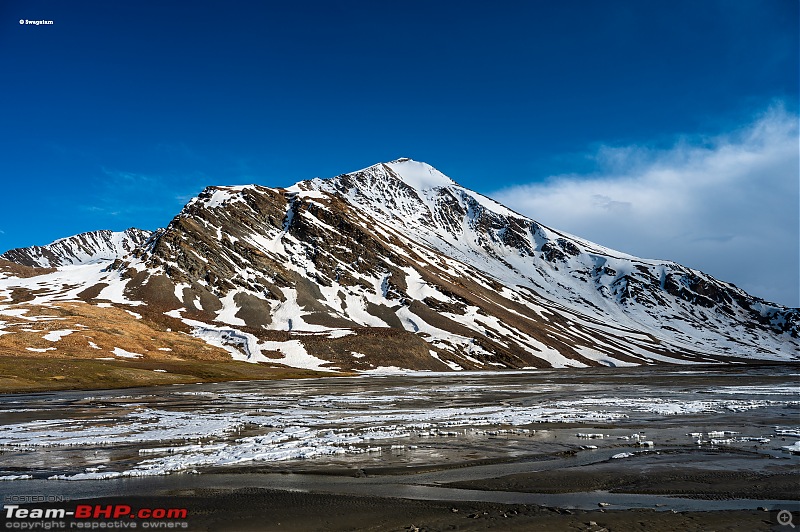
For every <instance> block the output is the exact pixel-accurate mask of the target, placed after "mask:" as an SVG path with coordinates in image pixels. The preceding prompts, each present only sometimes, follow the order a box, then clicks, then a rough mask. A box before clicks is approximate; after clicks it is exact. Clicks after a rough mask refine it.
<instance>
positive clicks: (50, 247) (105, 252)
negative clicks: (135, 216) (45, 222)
mask: <svg viewBox="0 0 800 532" xmlns="http://www.w3.org/2000/svg"><path fill="white" fill-rule="evenodd" d="M151 234H152V232H151V231H144V230H142V229H135V228H131V229H126V230H125V231H119V232H113V231H107V230H101V231H90V232H88V233H81V234H79V235H75V236H71V237H68V238H61V239H59V240H56V241H55V242H52V243H50V244H47V245H46V246H32V247H27V248H17V249H12V250H9V251H6V252H5V253H3V254H2V255H0V259H5V260H8V261H11V262H16V263H17V264H24V265H25V266H33V267H38V268H48V267H58V266H67V265H70V264H88V263H92V262H101V261H107V260H113V259H116V258H118V257H123V256H125V255H127V254H129V253H130V252H131V251H133V250H134V248H136V247H137V246H139V245H141V244H143V243H144V242H146V241H147V239H148V238H150V235H151Z"/></svg>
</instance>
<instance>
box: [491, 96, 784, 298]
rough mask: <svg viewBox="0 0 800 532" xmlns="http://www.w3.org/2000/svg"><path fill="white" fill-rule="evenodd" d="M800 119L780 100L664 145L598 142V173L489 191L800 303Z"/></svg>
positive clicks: (606, 238) (616, 242)
mask: <svg viewBox="0 0 800 532" xmlns="http://www.w3.org/2000/svg"><path fill="white" fill-rule="evenodd" d="M798 153H799V148H798V117H797V116H796V115H793V114H791V113H788V112H787V111H786V110H785V109H784V108H783V107H781V106H776V107H773V108H771V109H770V110H769V111H767V112H766V113H765V114H763V115H761V116H759V117H758V118H757V119H756V120H755V121H754V122H753V123H751V124H749V125H747V126H746V127H743V128H741V129H739V130H737V131H735V132H733V133H730V134H727V135H723V136H717V137H708V138H695V139H681V140H680V141H679V142H677V143H676V144H675V145H674V146H673V147H671V148H669V149H664V150H659V149H651V148H645V147H640V146H626V147H603V148H601V149H599V150H598V151H597V153H596V154H594V156H593V157H594V158H595V160H596V162H597V168H598V170H597V172H596V173H594V174H591V175H575V174H573V175H559V176H553V177H551V178H549V179H547V180H546V181H545V182H542V183H532V184H528V185H521V186H514V187H510V188H506V189H503V190H500V191H498V192H495V193H493V194H491V196H492V197H493V198H496V199H497V200H499V201H500V202H502V203H504V204H506V205H508V206H509V207H511V208H513V209H515V210H517V211H519V212H521V213H523V214H525V215H527V216H530V217H532V218H534V219H535V220H537V221H539V222H541V223H543V224H545V225H549V226H551V227H555V228H558V229H561V230H564V231H568V232H571V233H574V234H576V235H579V236H581V237H584V238H587V239H589V240H592V241H594V242H597V243H599V244H603V245H606V246H608V247H612V248H615V249H618V250H620V251H624V252H627V253H631V254H633V255H637V256H641V257H647V258H660V259H669V260H674V261H676V262H679V263H681V264H685V265H687V266H690V267H693V268H697V269H700V270H703V271H705V272H706V273H709V274H711V275H713V276H715V277H717V278H719V279H722V280H725V281H729V282H732V283H734V284H736V285H737V286H739V287H741V288H742V289H744V290H746V291H747V292H749V293H751V294H753V295H756V296H759V297H763V298H765V299H767V300H770V301H774V302H777V303H781V304H784V305H790V306H794V307H797V306H800V215H799V214H798V212H799V207H800V206H799V205H798V202H799V201H800V190H798V189H799V188H800V183H799V182H800V176H799V172H800V170H799V168H800V155H799V154H798Z"/></svg>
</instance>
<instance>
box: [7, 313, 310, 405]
mask: <svg viewBox="0 0 800 532" xmlns="http://www.w3.org/2000/svg"><path fill="white" fill-rule="evenodd" d="M175 321H176V322H177V323H180V322H179V321H178V320H175ZM67 331H72V332H69V333H67ZM115 353H116V354H115ZM120 355H122V356H120ZM125 355H127V356H125ZM134 355H139V356H134ZM320 375H322V373H318V372H314V371H308V370H300V369H293V368H287V367H285V366H282V365H280V364H271V365H266V364H251V363H247V362H237V361H234V360H231V355H230V353H228V352H227V351H225V350H224V349H221V348H219V347H215V346H211V345H209V344H207V343H205V342H204V341H202V340H200V339H197V338H194V337H192V336H190V335H188V334H186V332H182V331H175V330H171V328H169V327H167V326H165V325H163V324H158V323H156V322H153V321H150V320H148V319H147V318H146V317H140V316H139V315H137V314H136V313H135V311H133V310H130V311H129V310H127V309H123V308H117V307H113V306H108V307H100V306H95V305H91V304H88V303H83V302H72V301H70V302H58V303H54V304H50V305H30V304H27V303H16V304H11V305H4V308H3V311H2V314H0V393H8V392H32V391H45V390H60V389H98V388H125V387H134V386H149V385H155V384H172V383H193V382H211V381H224V380H258V379H276V378H299V377H315V376H320Z"/></svg>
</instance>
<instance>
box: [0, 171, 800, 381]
mask: <svg viewBox="0 0 800 532" xmlns="http://www.w3.org/2000/svg"><path fill="white" fill-rule="evenodd" d="M148 237H149V238H148V239H147V240H146V241H144V242H141V243H140V244H139V245H138V246H137V247H135V248H134V249H133V250H132V251H131V252H128V253H123V254H121V255H120V256H117V257H115V258H114V260H113V262H109V264H108V265H107V266H106V267H105V268H103V271H100V272H98V271H95V270H92V271H91V272H89V271H88V270H87V271H86V272H83V273H82V274H81V275H82V277H81V279H82V281H81V282H82V283H83V284H82V285H81V288H82V290H80V291H78V290H77V289H74V288H73V289H71V290H61V291H60V292H59V291H58V290H53V293H51V294H49V295H47V296H35V297H34V298H33V300H34V301H37V300H38V301H42V302H44V301H53V300H58V299H59V298H66V297H77V298H78V299H82V300H84V301H88V302H92V303H95V304H97V303H102V302H103V301H111V302H112V303H114V304H135V305H137V309H146V313H147V314H148V316H149V318H150V319H152V320H154V321H156V322H158V321H160V320H161V321H163V320H169V321H170V323H172V324H173V325H175V326H180V327H184V328H185V329H186V330H187V331H188V332H191V333H192V334H194V335H195V336H197V337H200V338H203V339H205V340H206V341H207V342H208V343H211V344H212V345H217V346H219V347H223V348H225V349H227V350H228V351H229V352H230V353H231V355H232V356H233V357H234V358H238V359H242V360H249V361H252V362H263V363H267V362H268V363H279V364H281V363H284V364H286V365H290V366H292V365H294V366H297V367H306V368H310V369H330V370H337V369H338V370H357V371H374V370H377V369H379V368H389V367H397V368H406V369H428V370H452V369H496V368H516V369H519V368H533V367H549V366H552V367H567V366H578V367H584V366H593V365H612V366H620V365H632V364H650V363H659V362H669V363H709V362H721V361H737V362H742V361H745V362H746V361H748V360H759V359H763V360H787V361H788V360H797V359H798V356H797V353H798V350H800V343H798V340H797V338H798V330H799V329H800V318H799V317H798V315H799V314H800V311H798V310H797V309H788V308H786V307H782V306H780V305H774V304H770V303H768V302H766V301H764V300H761V299H759V298H755V297H753V296H750V295H748V294H746V293H745V292H743V291H742V290H740V289H738V288H736V287H735V286H733V285H730V284H729V283H725V282H723V281H718V280H716V279H714V278H713V277H711V276H709V275H706V274H704V273H703V272H700V271H698V270H693V269H691V268H686V267H684V266H681V265H679V264H676V263H674V262H670V261H658V260H651V259H640V258H637V257H633V256H631V255H627V254H624V253H619V252H616V251H614V250H611V249H609V248H605V247H603V246H600V245H597V244H594V243H592V242H589V241H586V240H584V239H581V238H579V237H574V236H572V235H569V234H567V233H563V232H561V231H557V230H555V229H551V228H549V227H547V226H545V225H543V224H541V223H539V222H537V221H534V220H532V219H530V218H527V217H525V216H522V215H520V214H519V213H516V212H514V211H512V210H510V209H508V208H506V207H504V206H503V205H501V204H499V203H497V202H495V201H494V200H492V199H490V198H487V197H485V196H482V195H480V194H477V193H474V192H472V191H470V190H469V189H466V188H464V187H462V186H461V185H458V184H457V183H456V182H455V181H453V180H452V179H450V178H449V177H447V176H445V175H444V174H441V172H438V170H436V169H434V168H433V167H431V166H430V165H427V164H425V163H420V162H417V161H413V160H411V159H407V158H401V159H397V160H395V161H391V162H389V163H378V164H376V165H373V166H370V167H367V168H364V169H362V170H359V171H356V172H351V173H348V174H341V175H339V176H336V177H333V178H328V179H319V178H315V179H311V180H306V181H300V182H298V183H296V184H295V185H293V186H291V187H287V188H269V187H263V186H260V185H243V186H234V187H225V186H218V187H207V188H206V189H205V190H204V191H203V192H201V193H200V194H199V195H198V196H197V197H196V198H193V199H192V200H191V201H190V202H188V203H187V204H186V205H185V206H184V208H183V209H182V210H181V212H180V213H179V214H178V215H177V216H175V218H174V219H173V220H172V221H171V222H170V224H169V225H168V226H167V227H166V228H164V229H162V230H158V231H156V232H154V233H152V234H149V235H148ZM90 267H91V265H78V266H75V268H78V269H80V268H90ZM68 269H69V268H66V269H65V268H62V270H65V271H66V270H68ZM82 271H83V270H82ZM90 273H91V275H89V274H90ZM48 275H50V276H54V277H53V278H54V279H55V278H57V277H58V275H60V274H59V273H51V274H48ZM6 285H9V283H8V282H6ZM29 285H30V283H29ZM2 286H3V284H2V282H0V294H2ZM25 289H26V288H24V287H22V286H18V287H17V290H18V293H20V292H19V291H20V290H23V291H24V290H25ZM27 289H28V290H30V288H27ZM31 292H32V291H31ZM31 295H33V294H31ZM137 312H139V310H137ZM388 345H391V346H393V347H391V349H394V350H395V351H396V352H394V353H388V352H386V351H387V350H389V349H388V348H387V346H388ZM426 351H427V352H426Z"/></svg>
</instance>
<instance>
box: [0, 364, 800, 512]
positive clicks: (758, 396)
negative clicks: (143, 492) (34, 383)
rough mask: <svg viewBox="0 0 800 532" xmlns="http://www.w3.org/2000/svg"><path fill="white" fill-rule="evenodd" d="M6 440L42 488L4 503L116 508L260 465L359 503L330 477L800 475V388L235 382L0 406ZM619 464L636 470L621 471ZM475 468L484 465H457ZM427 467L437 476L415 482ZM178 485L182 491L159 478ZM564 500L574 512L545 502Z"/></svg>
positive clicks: (767, 373)
mask: <svg viewBox="0 0 800 532" xmlns="http://www.w3.org/2000/svg"><path fill="white" fill-rule="evenodd" d="M0 426H1V428H0V450H1V451H2V454H0V477H5V478H6V479H10V478H11V477H14V476H26V477H27V476H30V477H32V480H13V481H11V480H9V481H8V482H0V493H15V492H17V493H18V492H20V489H21V488H23V487H25V486H27V488H25V489H26V490H29V488H33V487H34V486H36V491H37V492H42V493H44V492H50V491H52V492H53V493H57V492H58V490H61V493H63V492H64V490H65V489H66V488H64V486H65V485H68V484H69V485H75V483H74V482H70V481H73V480H83V481H84V482H81V483H79V484H81V485H82V486H81V487H80V488H79V487H78V486H77V485H75V487H74V488H70V490H74V491H80V492H84V491H88V492H89V493H92V492H95V491H98V490H102V492H103V494H108V491H107V490H108V489H111V490H112V491H116V490H117V489H121V490H123V492H125V490H129V489H132V487H135V486H137V485H138V486H142V487H143V486H146V485H148V484H149V483H155V484H163V485H167V484H174V485H179V484H182V483H183V481H182V480H179V478H178V477H175V476H174V475H175V474H180V473H187V472H192V473H194V472H199V473H202V475H201V476H200V477H197V476H194V475H192V477H185V476H184V475H180V477H182V478H186V479H187V480H188V479H189V478H191V479H193V480H192V482H193V483H194V484H195V485H196V484H197V483H198V479H200V478H201V477H202V478H203V479H204V480H203V481H202V482H200V483H201V484H203V485H205V484H207V483H216V482H219V481H220V479H221V478H222V475H208V473H213V472H215V471H216V472H222V471H224V472H231V471H234V472H237V473H239V475H238V478H240V480H239V482H242V483H244V482H245V480H244V478H245V477H246V476H248V475H246V473H248V472H252V471H253V468H255V467H257V468H258V471H259V475H258V477H259V478H260V481H261V482H262V483H263V482H266V481H267V480H269V479H271V480H269V481H268V482H267V485H268V486H272V487H282V488H281V489H305V490H308V489H317V490H320V489H323V485H325V486H329V488H325V489H332V490H334V491H336V490H340V491H341V490H344V491H348V490H350V491H349V492H352V490H353V489H356V490H359V489H362V488H354V487H353V486H369V485H370V484H376V483H377V481H375V480H372V481H370V482H361V481H359V482H354V481H353V479H345V480H331V475H330V472H331V471H339V472H341V470H343V469H344V470H349V471H356V470H358V469H364V470H368V471H371V470H374V471H383V472H389V473H391V475H390V476H393V477H396V478H395V479H394V480H392V481H391V482H390V484H392V485H393V486H394V487H393V488H387V492H388V491H392V492H393V493H395V494H396V496H402V494H404V493H406V492H408V496H419V497H422V498H435V495H434V494H435V493H438V494H439V496H440V497H441V498H443V499H449V498H450V497H463V493H461V492H463V491H464V490H455V491H453V490H451V489H450V488H444V487H442V486H439V484H442V483H446V482H454V481H463V480H475V479H480V478H491V477H496V476H500V475H506V474H510V473H515V472H520V471H525V470H526V468H527V470H535V471H542V470H546V469H548V468H560V467H578V466H581V465H590V464H601V463H606V462H609V463H610V462H614V463H615V464H616V463H622V462H621V461H623V460H629V459H636V458H637V457H641V456H648V457H649V458H648V459H649V460H652V461H653V462H654V464H656V465H658V466H659V467H669V465H670V460H675V461H676V462H679V463H680V464H681V466H685V465H686V458H685V457H686V456H690V458H689V460H690V461H691V462H692V464H693V467H697V468H709V469H725V470H741V471H759V470H768V469H770V468H774V467H776V465H775V464H776V463H777V464H780V465H781V467H786V465H790V466H792V467H795V468H796V467H797V465H798V464H800V457H798V456H795V455H792V454H790V453H787V452H785V451H784V450H783V449H782V447H783V446H787V445H790V444H793V443H794V442H795V441H798V440H800V384H798V376H797V368H796V367H791V366H790V367H778V366H769V367H751V366H726V367H719V366H717V367H703V368H695V367H693V368H691V369H686V368H674V367H673V368H663V367H658V368H654V367H645V368H625V369H592V370H591V371H588V370H548V371H535V372H515V373H468V374H466V373H462V374H458V373H454V374H436V375H413V376H411V375H392V376H374V375H373V376H368V377H353V378H328V379H313V380H294V381H266V382H236V383H219V384H198V385H187V386H162V387H152V388H141V389H129V390H123V391H119V390H116V391H102V392H91V393H88V392H55V393H46V394H32V395H6V396H0ZM691 433H695V436H690V434H691ZM767 440H768V441H767ZM698 441H699V442H700V443H697V442H698ZM644 442H652V446H650V444H647V446H643V445H642V444H643V443H644ZM720 449H723V450H724V452H720ZM623 453H632V456H631V457H627V458H611V457H612V456H615V455H620V454H623ZM676 456H680V457H681V458H680V459H679V460H678V459H676V458H675V457H676ZM567 457H568V459H569V462H568V464H567V463H566V462H565V460H566V459H567ZM765 457H772V458H773V459H772V460H765V459H764V458H765ZM464 464H473V465H474V467H454V466H456V465H458V466H462V465H464ZM431 467H433V468H435V469H439V471H427V472H419V471H418V470H419V469H425V468H431ZM404 469H405V470H407V471H413V472H414V474H413V475H400V473H402V472H403V470H404ZM270 471H273V472H278V471H283V472H286V471H290V472H298V471H302V472H304V473H305V474H304V475H288V476H287V475H274V474H270ZM242 473H245V475H242ZM314 473H326V474H327V480H325V481H323V478H322V477H321V476H320V475H317V474H314ZM167 474H170V475H173V476H172V477H170V478H172V479H173V480H167V479H164V480H157V479H158V478H163V477H161V475H167ZM225 476H226V477H227V476H229V475H225ZM142 477H154V478H150V480H148V479H146V478H142ZM212 477H217V478H216V480H213V481H212ZM290 477H291V478H292V479H293V480H292V481H291V482H290V481H289V478H290ZM400 477H402V478H403V479H405V480H403V479H401V478H400ZM233 478H234V479H235V478H237V475H233ZM381 478H386V477H385V475H384V476H382V477H381ZM47 479H50V480H47ZM114 479H116V480H114ZM359 480H360V479H359ZM232 482H233V485H234V486H235V484H236V481H232ZM337 482H338V484H337ZM223 484H226V485H229V482H228V481H225V482H223ZM378 484H379V483H378ZM400 484H402V489H398V486H399V485H400ZM262 485H263V484H262ZM12 486H13V487H12ZM46 486H52V488H54V489H52V490H51V489H50V488H48V487H46ZM56 486H59V487H58V488H56ZM90 486H92V487H90ZM93 486H105V487H104V488H99V487H93ZM292 486H294V487H292ZM346 486H349V487H347V488H346V489H345V487H346ZM364 489H366V492H368V493H373V494H376V493H378V492H380V489H378V488H377V486H376V485H373V486H372V488H364ZM375 489H378V492H376V491H375ZM448 490H449V491H448ZM451 492H452V493H451ZM453 493H455V495H453ZM477 493H483V494H484V495H481V496H482V497H483V499H482V500H495V498H497V497H501V495H498V494H497V493H495V494H493V495H486V493H488V492H475V493H473V496H477ZM414 494H416V495H414ZM423 494H424V495H425V496H424V497H423ZM529 495H530V494H523V495H521V494H516V495H511V494H508V497H511V498H512V499H513V501H510V502H515V501H516V502H521V501H517V499H519V497H523V498H526V500H527V499H528V498H529ZM515 497H516V499H515ZM559 497H562V498H563V497H572V499H573V500H577V499H576V497H577V494H571V495H564V496H547V499H548V500H549V499H552V498H555V499H554V500H556V499H557V500H561V499H559ZM614 497H617V498H621V499H625V500H628V499H630V497H627V496H622V495H619V494H615V495H614ZM592 500H595V501H596V495H593V496H592ZM630 500H633V499H630ZM648 503H649V499H648ZM576 504H577V503H576Z"/></svg>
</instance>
